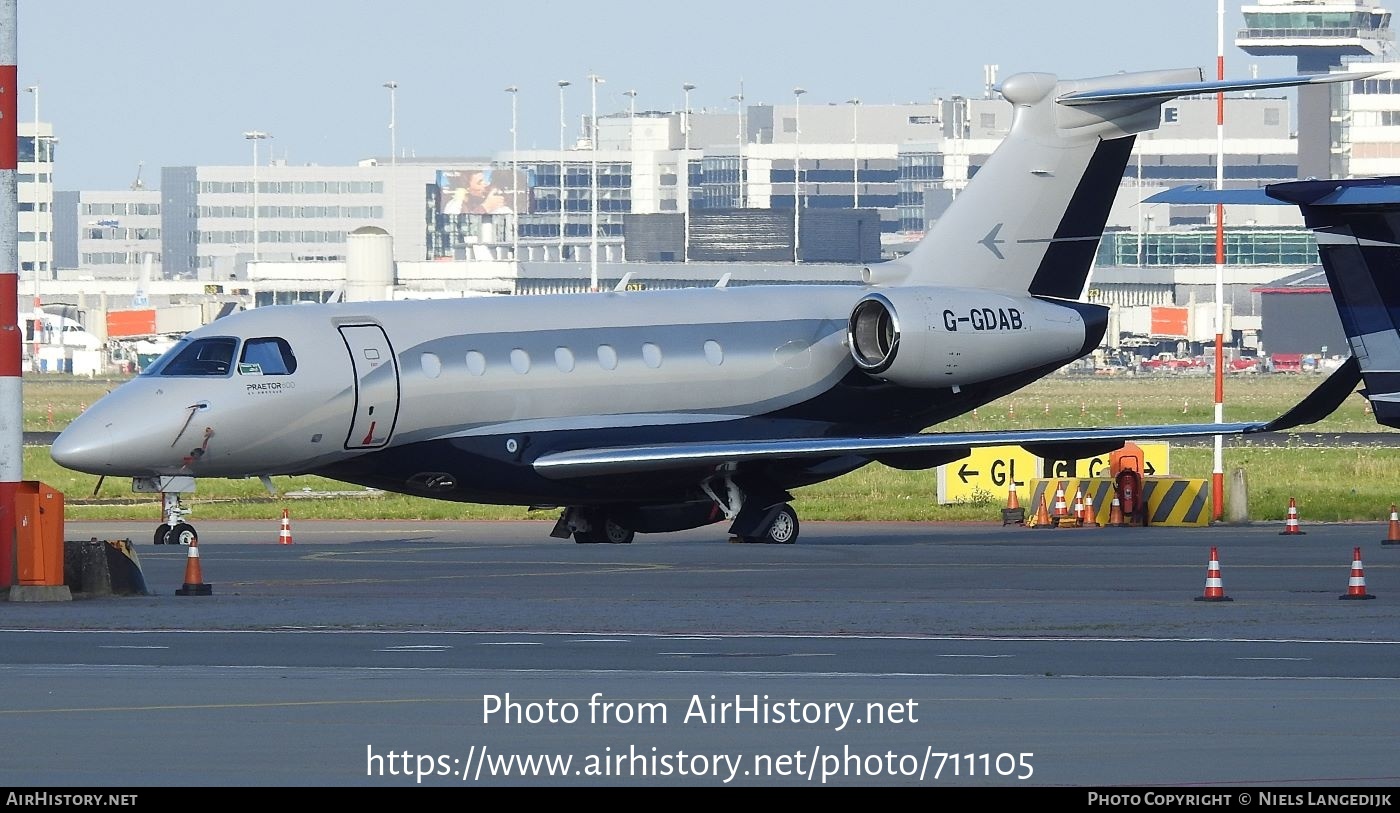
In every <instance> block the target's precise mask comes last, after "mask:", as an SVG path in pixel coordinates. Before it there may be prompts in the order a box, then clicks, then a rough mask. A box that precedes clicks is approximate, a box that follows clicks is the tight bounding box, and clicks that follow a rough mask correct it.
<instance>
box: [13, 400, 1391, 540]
mask: <svg viewBox="0 0 1400 813" xmlns="http://www.w3.org/2000/svg"><path fill="white" fill-rule="evenodd" d="M1321 380H1322V378H1321V376H1317V375H1255V376H1240V377H1231V378H1229V379H1228V380H1227V381H1226V383H1225V393H1226V394H1225V404H1226V406H1225V415H1226V420H1230V421H1235V420H1266V419H1269V418H1273V417H1276V416H1277V415H1280V414H1282V413H1283V412H1284V411H1286V410H1287V409H1288V408H1289V407H1291V406H1292V405H1293V404H1294V403H1296V402H1297V401H1298V400H1299V399H1301V398H1302V397H1303V396H1304V395H1306V393H1307V392H1309V391H1310V390H1311V389H1312V388H1313V387H1315V386H1316V385H1317V384H1319V383H1320V382H1321ZM119 383H120V381H119V380H88V379H85V378H74V377H72V376H35V377H26V378H25V380H24V401H25V410H24V412H25V429H26V430H30V431H57V430H58V429H61V428H62V427H63V426H65V425H66V424H67V423H68V421H69V420H71V419H72V418H73V417H74V416H76V415H77V414H78V412H79V411H81V409H82V408H83V407H85V406H86V405H87V404H91V403H93V402H94V401H95V400H96V399H97V398H99V397H101V395H102V394H103V393H105V392H107V391H108V390H110V389H111V388H113V387H114V386H116V385H117V384H119ZM50 414H52V415H53V418H52V423H50V419H49V415H50ZM1213 418H1214V382H1213V379H1212V378H1211V377H1210V376H1151V377H1146V376H1142V377H1121V378H1111V379H1107V378H1095V377H1088V376H1054V377H1051V378H1047V379H1045V380H1043V381H1041V382H1038V383H1036V384H1034V385H1032V386H1030V387H1028V388H1026V389H1024V390H1022V391H1021V392H1018V393H1016V394H1014V395H1012V396H1008V397H1007V398H1003V399H1001V400H1000V401H997V402H994V403H992V404H989V405H988V406H986V407H983V408H981V409H979V410H977V413H976V414H975V415H972V414H969V415H966V416H963V417H960V418H958V419H956V420H953V421H949V422H948V423H945V424H942V425H940V426H939V427H937V429H938V430H939V431H955V430H964V431H965V430H977V429H981V430H988V429H1008V428H1036V427H1058V426H1085V425H1093V426H1113V425H1128V424H1153V423H1208V422H1210V421H1211V420H1213ZM1301 431H1306V432H1325V433H1340V432H1377V431H1394V430H1388V429H1385V428H1384V427H1380V426H1378V425H1377V424H1376V423H1375V421H1374V420H1373V419H1372V417H1371V415H1370V414H1369V413H1368V412H1367V411H1366V409H1365V402H1364V400H1363V399H1362V398H1361V397H1360V396H1354V397H1353V398H1352V399H1350V400H1348V402H1347V403H1345V404H1344V405H1343V406H1342V407H1341V408H1340V409H1339V410H1337V412H1336V413H1334V414H1333V415H1332V416H1330V417H1328V418H1327V419H1326V420H1325V421H1322V422H1320V423H1318V424H1315V425H1313V426H1308V427H1302V429H1301ZM1224 460H1225V471H1226V473H1227V477H1226V483H1227V486H1228V484H1229V482H1230V477H1229V473H1230V472H1232V471H1233V470H1234V469H1236V468H1242V469H1243V470H1244V471H1245V476H1246V479H1247V483H1248V492H1249V493H1248V500H1249V517H1250V518H1251V519H1253V520H1255V521H1271V520H1282V519H1283V518H1284V516H1285V514H1286V513H1287V508H1288V500H1289V498H1290V497H1292V498H1295V499H1296V500H1297V501H1298V506H1299V515H1300V518H1301V520H1302V521H1303V522H1304V523H1306V522H1309V521H1316V522H1326V521H1351V520H1357V521H1381V520H1384V519H1386V518H1388V516H1389V513H1388V512H1389V508H1390V505H1391V503H1393V502H1400V449H1388V448H1360V447H1352V446H1330V447H1322V446H1315V447H1288V448H1265V447H1249V446H1242V447H1227V448H1226V449H1225V457H1224ZM1171 461H1172V469H1173V471H1172V472H1171V473H1172V474H1173V475H1176V476H1181V477H1196V478H1205V479H1209V478H1210V476H1211V468H1212V452H1211V449H1210V448H1209V447H1184V446H1179V445H1177V446H1173V448H1172V451H1171ZM24 478H25V479H26V480H39V481H41V482H44V483H46V484H48V485H50V486H52V487H54V488H56V489H58V490H59V491H61V492H63V494H64V495H65V501H66V506H65V509H66V511H65V513H66V515H67V518H68V519H69V520H86V519H111V520H122V519H137V520H146V519H148V520H151V521H152V522H155V521H157V520H158V518H159V516H160V503H159V499H158V497H157V496H155V495H134V494H132V493H131V492H130V482H129V481H128V480H125V479H122V480H120V481H118V480H110V481H104V482H102V483H101V484H100V488H99V480H98V478H97V477H95V476H92V475H86V474H80V473H78V472H74V471H70V470H68V469H64V468H62V467H60V466H58V465H57V464H55V463H54V462H53V461H52V459H50V458H49V456H48V453H47V449H43V448H27V449H25V453H24ZM273 482H274V485H275V486H276V488H277V489H278V490H279V492H280V494H279V496H277V497H273V496H270V495H269V494H268V493H267V491H266V490H265V489H264V487H263V485H262V483H261V482H260V481H258V480H200V481H199V490H198V491H197V492H196V493H195V494H194V495H192V497H191V498H188V499H186V504H187V505H189V506H191V507H192V508H193V509H194V515H193V518H194V519H195V520H200V519H252V520H259V519H275V518H276V517H280V515H281V509H282V508H283V507H288V508H289V510H291V511H292V512H293V513H294V515H295V516H297V517H299V518H303V519H420V520H434V519H527V518H529V519H550V518H552V517H553V512H531V511H528V510H527V509H525V508H522V507H512V506H489V505H475V504H465V503H451V502H442V501H438V500H427V499H422V498H417V497H406V496H402V495H395V494H384V493H380V492H375V491H367V490H364V489H360V488H359V487H357V486H347V485H345V484H342V483H337V482H335V481H332V480H327V479H324V478H320V477H277V478H274V480H273ZM936 484H937V478H936V475H935V472H933V471H926V472H906V471H898V470H895V469H890V468H886V467H884V466H881V465H878V464H875V465H871V466H867V467H865V468H864V469H861V470H859V471H856V472H852V473H851V474H848V475H846V476H844V477H840V478H837V479H835V480H832V481H829V482H826V483H822V484H819V485H815V486H810V487H807V488H803V489H800V490H799V491H798V492H796V498H797V499H796V503H795V504H796V507H797V509H798V512H799V513H800V514H801V516H802V517H803V518H804V519H810V520H823V519H825V520H920V521H998V522H999V521H1000V516H1001V514H1000V510H1001V507H1002V505H1003V504H1004V503H1005V497H1006V495H1005V494H995V495H987V497H986V498H985V499H983V500H979V501H973V502H968V503H964V504H959V505H939V504H938V502H937V493H936V492H937V485H936ZM307 492H311V493H324V492H341V493H342V494H344V495H345V496H338V497H320V496H318V497H314V498H306V499H303V498H300V497H296V496H295V495H297V494H304V493H307ZM1231 497H1232V495H1230V494H1229V493H1228V492H1227V495H1226V498H1227V501H1228V500H1229V499H1230V498H1231Z"/></svg>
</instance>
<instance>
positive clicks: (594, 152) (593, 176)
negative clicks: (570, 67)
mask: <svg viewBox="0 0 1400 813" xmlns="http://www.w3.org/2000/svg"><path fill="white" fill-rule="evenodd" d="M588 84H589V86H590V88H589V89H590V91H591V94H590V95H591V96H592V109H591V111H590V113H589V119H588V129H589V139H588V146H589V152H590V157H591V158H592V161H591V164H592V166H591V167H590V169H589V172H588V175H589V181H590V189H589V192H590V194H589V207H588V210H589V215H588V234H589V237H588V290H590V291H595V292H596V291H597V290H598V86H599V85H601V84H603V77H601V76H599V75H598V74H596V73H590V74H589V75H588Z"/></svg>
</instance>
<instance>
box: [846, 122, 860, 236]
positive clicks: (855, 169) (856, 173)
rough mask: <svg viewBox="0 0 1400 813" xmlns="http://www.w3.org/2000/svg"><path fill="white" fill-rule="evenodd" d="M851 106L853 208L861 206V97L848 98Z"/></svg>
mask: <svg viewBox="0 0 1400 813" xmlns="http://www.w3.org/2000/svg"><path fill="white" fill-rule="evenodd" d="M846 104H848V105H850V106H851V208H852V209H859V208H860V130H859V128H858V123H859V121H858V119H857V117H856V111H858V110H860V99H847V100H846Z"/></svg>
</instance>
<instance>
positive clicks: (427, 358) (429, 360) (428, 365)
mask: <svg viewBox="0 0 1400 813" xmlns="http://www.w3.org/2000/svg"><path fill="white" fill-rule="evenodd" d="M418 363H419V364H420V365H421V366H422V367H423V375H426V376H427V377H428V378H437V377H438V376H440V375H442V359H441V358H439V357H438V355H437V354H436V353H424V354H423V355H421V356H419V357H418Z"/></svg>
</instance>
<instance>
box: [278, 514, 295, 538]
mask: <svg viewBox="0 0 1400 813" xmlns="http://www.w3.org/2000/svg"><path fill="white" fill-rule="evenodd" d="M277 544H279V545H290V544H292V518H291V517H290V516H288V515H287V509H285V508H283V509H282V530H280V531H278V532H277Z"/></svg>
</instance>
